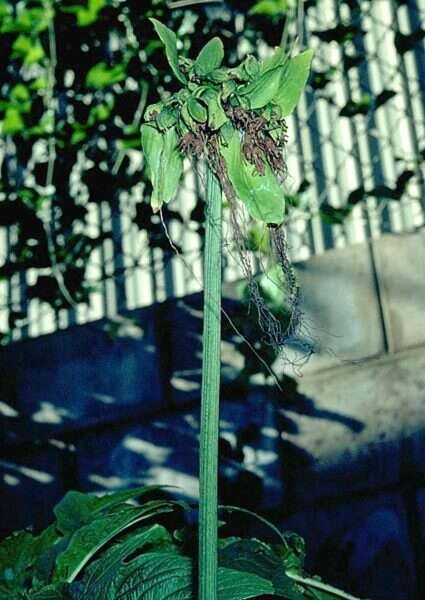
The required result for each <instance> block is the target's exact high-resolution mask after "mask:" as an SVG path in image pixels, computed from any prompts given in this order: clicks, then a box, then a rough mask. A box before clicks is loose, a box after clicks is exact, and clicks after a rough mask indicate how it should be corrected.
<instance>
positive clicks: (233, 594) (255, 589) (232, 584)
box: [217, 567, 274, 600]
mask: <svg viewBox="0 0 425 600" xmlns="http://www.w3.org/2000/svg"><path fill="white" fill-rule="evenodd" d="M217 579H218V582H217V599H218V600H248V599H249V598H257V597H258V596H262V595H264V594H271V595H273V592H274V590H273V584H272V583H271V581H268V580H267V579H264V578H263V577H259V576H258V575H255V573H248V572H243V573H241V572H240V571H236V570H233V569H228V568H226V567H219V568H218V574H217Z"/></svg>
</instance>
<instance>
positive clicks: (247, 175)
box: [221, 130, 285, 225]
mask: <svg viewBox="0 0 425 600" xmlns="http://www.w3.org/2000/svg"><path fill="white" fill-rule="evenodd" d="M221 153H222V155H223V157H224V159H225V161H226V166H227V172H228V175H229V178H230V181H231V183H232V185H233V188H234V190H235V192H236V195H237V196H238V197H239V199H240V200H241V201H242V202H243V203H244V204H245V206H246V208H247V210H248V212H249V213H250V215H251V216H252V217H253V218H254V219H259V220H260V221H264V222H265V223H274V224H276V225H279V224H280V223H282V221H283V218H284V210H285V200H284V194H283V191H282V189H281V186H280V183H279V181H278V179H277V178H276V176H275V175H274V174H273V172H272V170H271V168H270V166H269V165H268V164H266V165H265V174H264V175H259V174H258V173H256V172H255V169H254V167H253V166H252V165H250V164H248V163H246V161H245V160H244V159H243V157H242V153H241V141H240V136H239V132H238V131H236V130H234V131H233V134H232V135H231V136H230V137H229V139H228V145H227V146H226V145H224V144H222V145H221Z"/></svg>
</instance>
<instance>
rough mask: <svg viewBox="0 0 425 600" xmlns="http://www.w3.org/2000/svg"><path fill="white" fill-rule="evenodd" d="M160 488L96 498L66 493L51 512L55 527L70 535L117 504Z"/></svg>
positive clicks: (134, 489) (115, 493)
mask: <svg viewBox="0 0 425 600" xmlns="http://www.w3.org/2000/svg"><path fill="white" fill-rule="evenodd" d="M160 487H161V486H141V487H137V488H132V489H130V490H123V491H119V492H113V493H111V494H104V495H103V496H96V495H93V494H83V493H81V492H76V491H74V490H72V491H70V492H67V493H66V494H65V496H64V497H63V498H62V500H61V501H60V502H58V504H57V505H56V506H55V508H54V510H53V512H54V514H55V517H56V521H57V522H56V527H57V528H58V529H59V531H61V532H62V533H63V534H64V535H68V534H72V533H74V531H76V530H77V529H78V528H79V527H81V526H82V525H87V524H88V523H90V521H93V519H95V518H96V516H98V515H99V514H100V513H101V512H102V511H106V510H108V509H111V508H114V507H115V506H117V505H118V504H121V503H123V502H126V501H127V500H132V499H133V498H139V497H141V496H143V495H145V494H148V493H150V492H153V491H156V490H158V489H159V488H160Z"/></svg>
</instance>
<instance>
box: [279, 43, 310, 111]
mask: <svg viewBox="0 0 425 600" xmlns="http://www.w3.org/2000/svg"><path fill="white" fill-rule="evenodd" d="M312 58H313V50H305V51H304V52H301V54H298V55H297V56H295V57H294V58H291V59H290V60H289V61H288V62H287V63H286V65H285V67H284V73H283V76H282V80H281V82H280V88H279V91H278V93H277V94H276V96H274V98H273V101H274V102H275V103H276V104H277V105H278V106H279V107H280V110H281V111H282V117H286V116H288V115H289V114H290V113H291V112H292V111H293V110H294V108H295V106H296V105H297V104H298V101H299V99H300V97H301V94H302V93H303V91H304V88H305V85H306V83H307V79H308V76H309V74H310V67H311V61H312Z"/></svg>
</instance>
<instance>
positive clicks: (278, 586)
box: [219, 539, 303, 600]
mask: <svg viewBox="0 0 425 600" xmlns="http://www.w3.org/2000/svg"><path fill="white" fill-rule="evenodd" d="M219 564H220V565H222V566H225V567H227V568H228V569H232V570H233V572H235V573H238V572H239V580H242V578H243V580H245V579H246V577H247V576H248V575H249V576H255V577H258V578H260V579H262V580H263V581H266V582H267V584H268V585H269V586H270V588H271V591H269V592H263V593H269V594H273V595H275V594H276V595H278V596H279V597H283V598H286V600H303V595H302V593H301V592H300V591H299V590H298V588H297V586H296V584H295V583H294V582H293V581H292V580H291V579H290V578H289V577H288V576H287V575H286V574H285V570H284V565H283V563H282V560H281V558H280V557H279V556H278V555H277V554H276V553H275V552H274V551H273V549H272V548H271V547H270V546H269V545H268V544H266V543H264V542H261V541H260V540H256V539H235V540H234V541H232V542H231V543H229V544H227V545H226V546H225V547H224V548H223V549H221V550H220V552H219ZM242 573H243V575H242ZM232 600H233V597H232Z"/></svg>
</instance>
